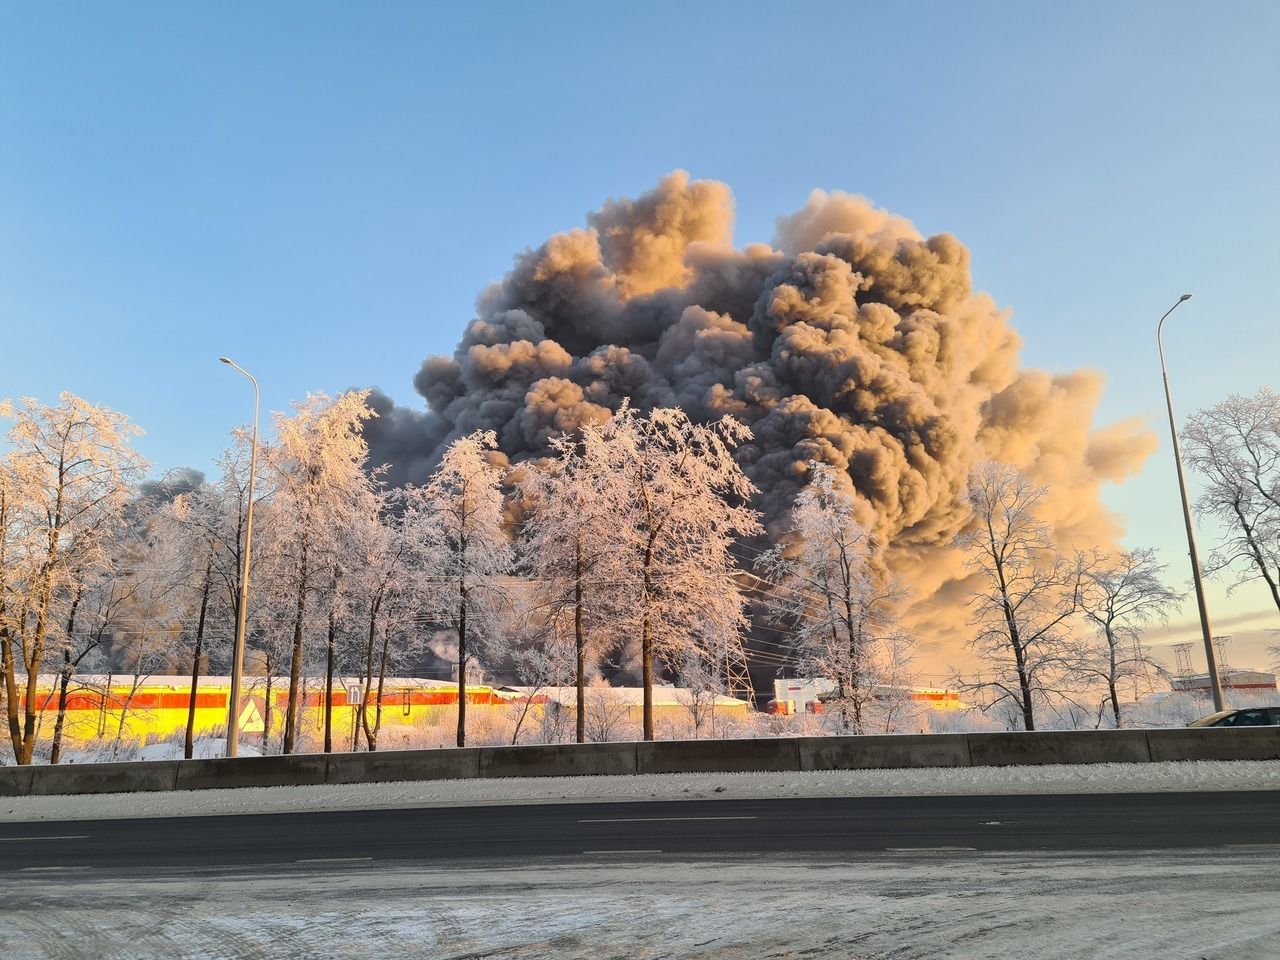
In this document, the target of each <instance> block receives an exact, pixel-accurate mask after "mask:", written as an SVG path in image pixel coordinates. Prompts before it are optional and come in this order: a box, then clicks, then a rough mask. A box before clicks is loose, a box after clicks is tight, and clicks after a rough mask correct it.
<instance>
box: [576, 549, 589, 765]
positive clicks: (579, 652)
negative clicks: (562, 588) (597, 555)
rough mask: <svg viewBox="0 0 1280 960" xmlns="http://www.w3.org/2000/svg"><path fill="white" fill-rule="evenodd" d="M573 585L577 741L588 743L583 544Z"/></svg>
mask: <svg viewBox="0 0 1280 960" xmlns="http://www.w3.org/2000/svg"><path fill="white" fill-rule="evenodd" d="M574 575H575V579H574V584H573V645H574V651H575V653H576V656H577V663H576V665H575V674H574V675H575V677H576V678H577V684H578V693H577V710H578V717H577V720H578V722H577V741H578V743H586V742H587V676H586V674H587V637H586V633H585V632H584V631H583V629H582V543H581V542H579V543H578V544H577V548H576V553H575V565H574Z"/></svg>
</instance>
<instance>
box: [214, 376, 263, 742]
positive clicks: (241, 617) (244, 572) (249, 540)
mask: <svg viewBox="0 0 1280 960" xmlns="http://www.w3.org/2000/svg"><path fill="white" fill-rule="evenodd" d="M218 359H219V360H221V361H222V362H223V363H225V364H226V365H227V366H229V367H231V368H232V369H233V370H238V371H239V372H240V373H242V374H244V375H245V376H246V377H248V378H249V382H250V383H252V384H253V439H252V440H251V441H250V445H249V491H248V503H247V504H246V506H245V510H244V552H243V554H242V555H241V558H240V559H241V568H240V597H239V599H238V600H237V602H236V640H235V651H234V653H233V654H232V657H231V698H230V702H229V703H228V704H227V756H228V757H234V756H235V755H236V754H237V752H238V749H239V745H240V680H241V677H242V675H243V674H244V632H245V623H246V622H247V619H248V616H249V555H250V553H251V552H252V550H253V480H254V477H255V476H257V473H258V400H259V393H258V381H257V380H255V379H254V377H253V374H251V373H249V371H247V370H245V369H244V368H243V367H241V366H240V365H239V364H237V363H236V362H235V361H234V360H232V359H230V358H229V357H219V358H218ZM268 689H270V684H268ZM270 735H271V731H270V730H267V731H264V732H263V734H262V737H263V743H266V738H267V737H269V736H270Z"/></svg>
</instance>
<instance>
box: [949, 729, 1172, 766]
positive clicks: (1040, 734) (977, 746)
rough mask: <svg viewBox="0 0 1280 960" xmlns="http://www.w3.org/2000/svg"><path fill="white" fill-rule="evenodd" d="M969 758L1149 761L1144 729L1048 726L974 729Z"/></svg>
mask: <svg viewBox="0 0 1280 960" xmlns="http://www.w3.org/2000/svg"><path fill="white" fill-rule="evenodd" d="M967 736H968V740H969V762H970V763H971V764H972V765H973V766H975V767H1012V766H1019V765H1022V764H1045V763H1146V762H1147V761H1149V760H1150V759H1151V753H1150V751H1149V750H1148V748H1147V732H1146V731H1145V730H1045V731H1039V730H1037V731H1034V732H1026V731H1023V732H1020V733H971V734H968V735H967Z"/></svg>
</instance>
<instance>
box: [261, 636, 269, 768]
mask: <svg viewBox="0 0 1280 960" xmlns="http://www.w3.org/2000/svg"><path fill="white" fill-rule="evenodd" d="M270 741H271V660H270V659H268V660H267V695H266V696H265V697H263V700H262V755H263V756H264V757H265V756H266V755H267V744H268V743H269V742H270Z"/></svg>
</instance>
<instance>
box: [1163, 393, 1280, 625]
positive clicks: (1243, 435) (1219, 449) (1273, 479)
mask: <svg viewBox="0 0 1280 960" xmlns="http://www.w3.org/2000/svg"><path fill="white" fill-rule="evenodd" d="M1182 443H1183V449H1184V452H1185V454H1186V458H1187V462H1188V463H1189V464H1190V465H1191V468H1192V469H1193V470H1195V471H1196V472H1197V473H1199V474H1200V476H1201V478H1202V479H1203V480H1204V490H1203V492H1202V493H1201V494H1200V497H1199V507H1200V510H1201V515H1202V516H1203V515H1207V516H1211V517H1214V518H1215V519H1217V520H1218V521H1219V522H1220V523H1221V524H1222V528H1223V529H1224V530H1225V531H1227V533H1226V536H1225V537H1224V538H1223V540H1222V542H1221V543H1220V544H1219V545H1218V548H1217V550H1215V551H1214V553H1213V555H1212V556H1211V557H1210V558H1209V563H1208V567H1209V569H1210V571H1218V570H1225V569H1227V568H1234V569H1236V570H1237V571H1239V575H1238V579H1237V583H1244V582H1249V581H1253V580H1262V581H1263V582H1264V583H1265V584H1266V585H1267V589H1268V590H1269V591H1270V592H1271V599H1272V601H1273V602H1274V603H1275V605H1276V609H1277V610H1280V394H1277V393H1276V392H1275V391H1274V390H1270V389H1268V388H1267V387H1263V388H1262V389H1261V390H1259V391H1258V392H1257V393H1256V394H1254V395H1253V396H1250V397H1245V396H1240V395H1239V394H1234V393H1233V394H1232V395H1231V396H1230V397H1228V398H1227V399H1226V400H1224V401H1222V402H1221V403H1219V404H1217V405H1216V406H1213V407H1210V408H1209V409H1207V410H1201V411H1199V412H1197V413H1196V414H1194V415H1193V416H1192V417H1191V418H1190V419H1188V420H1187V424H1186V427H1185V428H1184V429H1183V431H1182Z"/></svg>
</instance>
